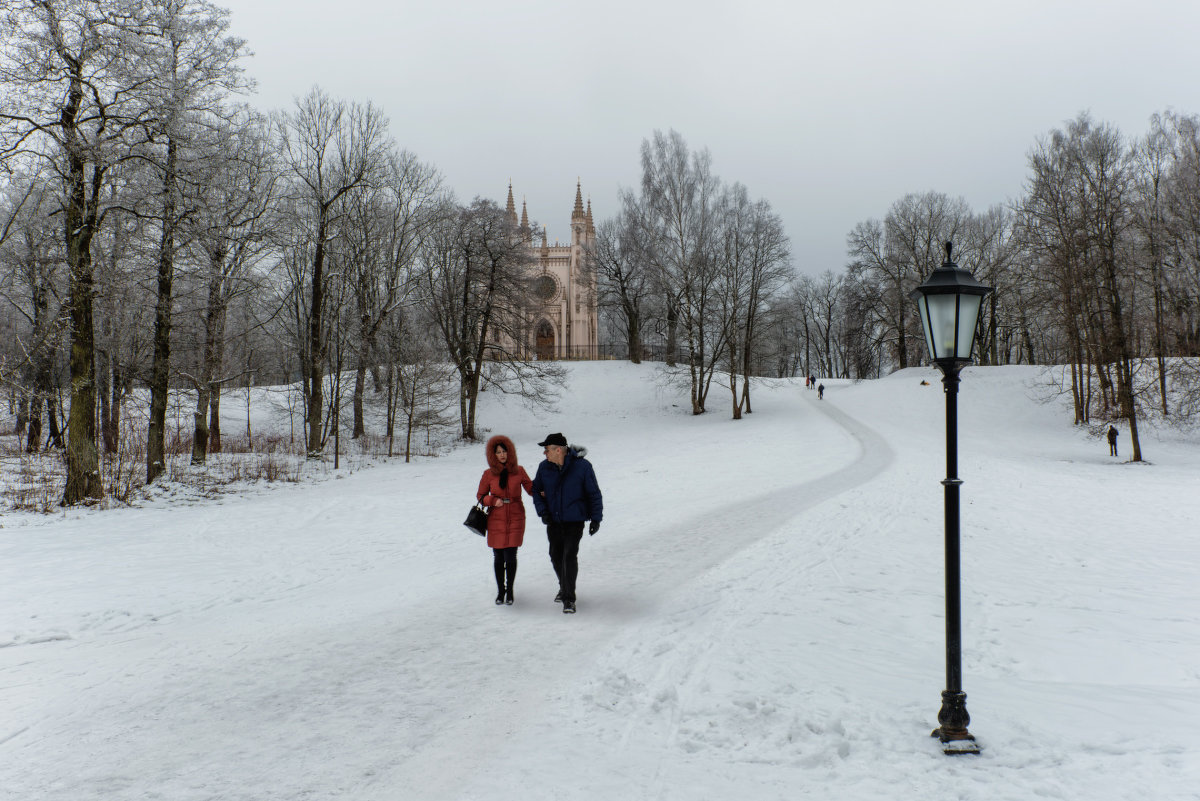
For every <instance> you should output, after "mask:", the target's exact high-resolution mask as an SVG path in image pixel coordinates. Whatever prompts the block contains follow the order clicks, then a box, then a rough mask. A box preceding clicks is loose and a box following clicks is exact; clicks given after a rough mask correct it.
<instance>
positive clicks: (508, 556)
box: [492, 548, 517, 592]
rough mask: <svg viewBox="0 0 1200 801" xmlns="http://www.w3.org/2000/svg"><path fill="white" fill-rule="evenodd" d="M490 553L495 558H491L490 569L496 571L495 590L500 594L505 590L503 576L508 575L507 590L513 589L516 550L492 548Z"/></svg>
mask: <svg viewBox="0 0 1200 801" xmlns="http://www.w3.org/2000/svg"><path fill="white" fill-rule="evenodd" d="M492 553H494V554H495V556H494V557H493V558H492V567H493V569H494V570H495V571H496V588H497V589H499V590H500V592H504V590H505V589H506V587H505V583H504V574H505V573H507V574H508V585H507V589H509V590H511V589H512V587H513V579H515V578H516V577H517V549H516V548H493V549H492Z"/></svg>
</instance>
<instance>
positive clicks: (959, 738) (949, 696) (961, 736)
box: [929, 690, 979, 756]
mask: <svg viewBox="0 0 1200 801" xmlns="http://www.w3.org/2000/svg"><path fill="white" fill-rule="evenodd" d="M970 722H971V716H970V715H968V714H967V694H966V693H964V692H954V691H951V690H946V691H945V692H943V693H942V708H941V710H940V711H939V712H938V723H940V724H942V725H941V726H939V727H938V728H936V729H934V730H933V732H931V733H930V735H929V736H930V737H937V738H938V739H939V740H941V741H942V753H944V754H950V755H952V756H956V755H958V754H978V753H979V745H978V744H976V742H975V737H974V735H972V734H971V733H970V732H968V731H967V726H968V724H970Z"/></svg>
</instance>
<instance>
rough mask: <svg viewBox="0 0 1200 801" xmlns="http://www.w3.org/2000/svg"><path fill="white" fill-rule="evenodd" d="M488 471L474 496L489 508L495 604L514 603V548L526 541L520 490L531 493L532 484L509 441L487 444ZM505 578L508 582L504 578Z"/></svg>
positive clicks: (499, 439)
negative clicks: (494, 578)
mask: <svg viewBox="0 0 1200 801" xmlns="http://www.w3.org/2000/svg"><path fill="white" fill-rule="evenodd" d="M487 462H488V469H487V470H484V471H483V478H481V479H479V491H478V492H476V493H475V497H476V498H477V499H478V500H479V502H480V503H481V504H483V505H484V506H488V507H491V511H490V512H489V513H488V522H487V544H488V547H489V548H491V549H492V551H493V554H494V556H493V559H492V566H493V568H494V569H495V572H496V603H497V604H511V603H512V602H513V580H514V579H515V578H516V577H517V548H520V547H521V543H522V542H523V541H524V539H525V505H524V504H523V503H521V488H522V487H524V488H525V491H526V492H528V493H530V494H532V493H533V481H531V480H530V478H529V474H528V473H526V472H525V468H524V467H521V465H520V464H519V463H518V462H517V449H516V447H515V446H514V445H513V443H512V440H511V439H509V438H508V437H504V436H495V437H492V438H491V439H489V440H488V441H487ZM506 576H507V582H506V581H505V577H506Z"/></svg>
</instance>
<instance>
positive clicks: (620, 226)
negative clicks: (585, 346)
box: [593, 130, 795, 419]
mask: <svg viewBox="0 0 1200 801" xmlns="http://www.w3.org/2000/svg"><path fill="white" fill-rule="evenodd" d="M641 166H642V181H641V186H640V187H639V188H638V189H636V190H634V189H626V190H622V192H621V194H620V211H619V212H618V213H617V214H616V215H615V216H614V217H613V218H611V219H608V220H604V221H603V222H602V223H601V224H600V225H599V226H598V227H597V231H596V245H595V248H594V253H593V264H594V268H595V270H596V276H597V284H598V293H599V294H598V297H599V302H600V306H601V309H602V312H603V314H604V317H605V319H606V320H607V321H608V322H609V324H610V326H611V327H612V328H613V329H614V330H615V331H616V332H617V335H618V336H619V337H620V339H621V340H622V344H623V346H624V347H623V351H624V354H625V355H626V356H627V357H628V358H629V359H630V360H631V361H633V362H635V363H636V362H640V361H641V360H642V358H643V357H646V356H651V357H653V358H655V359H659V360H662V361H664V362H665V363H666V365H667V367H668V368H670V369H671V370H673V371H674V372H675V373H676V374H677V375H678V376H679V377H680V378H681V380H682V381H683V383H684V384H685V385H686V386H687V387H688V389H689V393H690V394H689V397H690V400H691V410H692V414H703V413H704V412H705V411H706V410H707V408H708V396H709V391H710V389H711V388H712V385H713V381H714V379H716V378H717V377H718V376H720V381H721V382H724V383H725V384H726V386H727V388H728V390H729V393H730V408H731V409H732V415H733V417H734V419H738V418H740V417H741V416H742V414H743V413H750V412H752V411H753V409H752V407H751V403H750V386H751V382H750V378H751V376H755V375H763V374H771V373H773V372H777V371H778V369H779V368H778V363H779V361H780V359H781V354H791V353H793V352H794V350H795V348H794V346H793V345H792V343H791V340H792V333H791V330H790V329H789V327H788V320H787V315H786V311H787V309H786V308H785V304H784V303H783V301H784V299H785V298H786V296H787V292H786V290H787V288H788V286H789V282H790V280H791V279H792V277H793V275H794V273H793V271H792V263H791V254H790V249H789V243H788V240H787V237H786V235H785V234H784V229H783V221H782V220H781V218H780V217H779V215H778V214H776V213H775V212H774V210H773V209H772V208H771V204H770V203H769V202H768V201H766V200H762V199H759V200H755V199H753V198H751V197H750V193H749V191H748V190H747V189H746V187H745V186H743V185H742V184H740V183H736V182H735V183H732V184H728V183H725V182H723V181H722V180H721V179H720V178H718V177H717V176H716V174H715V173H714V172H713V169H712V156H711V154H710V153H709V152H708V151H707V150H704V149H702V150H699V151H696V150H692V149H691V148H690V147H689V146H688V144H687V142H686V141H685V140H684V138H683V136H682V135H681V134H679V133H678V132H677V131H674V130H672V131H668V132H665V133H664V132H662V131H655V132H654V135H653V136H652V137H651V138H650V139H647V140H645V141H644V142H643V143H642V150H641ZM782 359H783V360H784V361H790V356H788V355H783V356H782ZM792 369H793V372H794V366H793V368H792Z"/></svg>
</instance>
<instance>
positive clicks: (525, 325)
mask: <svg viewBox="0 0 1200 801" xmlns="http://www.w3.org/2000/svg"><path fill="white" fill-rule="evenodd" d="M424 258H425V262H426V269H425V270H424V272H423V274H422V285H423V300H424V305H425V309H426V312H427V314H428V315H429V318H430V319H431V320H432V321H433V323H434V325H436V326H437V329H438V331H439V332H440V334H441V336H442V341H443V344H444V345H445V348H446V352H447V353H448V355H449V357H450V362H451V363H452V364H453V365H454V368H455V370H456V371H457V373H458V378H459V397H458V403H459V421H460V424H461V433H462V437H463V439H468V440H474V439H475V438H476V428H475V417H476V408H477V405H478V399H479V391H480V388H481V387H482V386H483V385H485V384H486V385H489V386H492V387H495V388H496V389H497V390H499V391H501V392H507V393H514V394H518V395H520V396H521V397H523V398H524V399H526V400H527V401H529V402H532V403H535V404H541V405H548V404H550V403H552V402H553V401H554V399H555V393H554V391H553V387H554V385H555V384H556V383H559V382H561V380H562V377H563V375H564V371H563V370H562V368H561V367H559V366H558V365H556V364H555V363H554V362H543V361H529V358H530V356H531V355H532V354H531V352H530V348H529V333H530V327H531V323H532V315H533V311H534V309H533V307H532V306H531V303H533V298H534V297H535V293H534V292H533V285H532V279H533V278H534V272H533V270H532V264H533V255H532V251H531V250H530V249H529V247H528V242H527V239H526V237H525V234H524V232H523V231H522V230H521V229H520V228H519V227H518V226H516V225H514V224H513V223H512V222H511V221H510V220H509V218H508V215H507V213H506V212H505V210H504V209H502V208H501V207H500V206H499V205H497V204H496V203H494V202H493V201H491V200H483V199H479V198H476V200H475V201H474V202H473V203H472V204H471V205H470V206H466V207H461V208H459V209H458V210H457V213H456V214H454V215H453V216H450V217H449V218H448V221H447V224H446V225H444V226H442V227H441V230H439V231H438V232H437V233H436V234H435V235H434V236H432V237H431V238H430V239H429V240H428V242H427V244H426V247H425V255H424Z"/></svg>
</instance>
